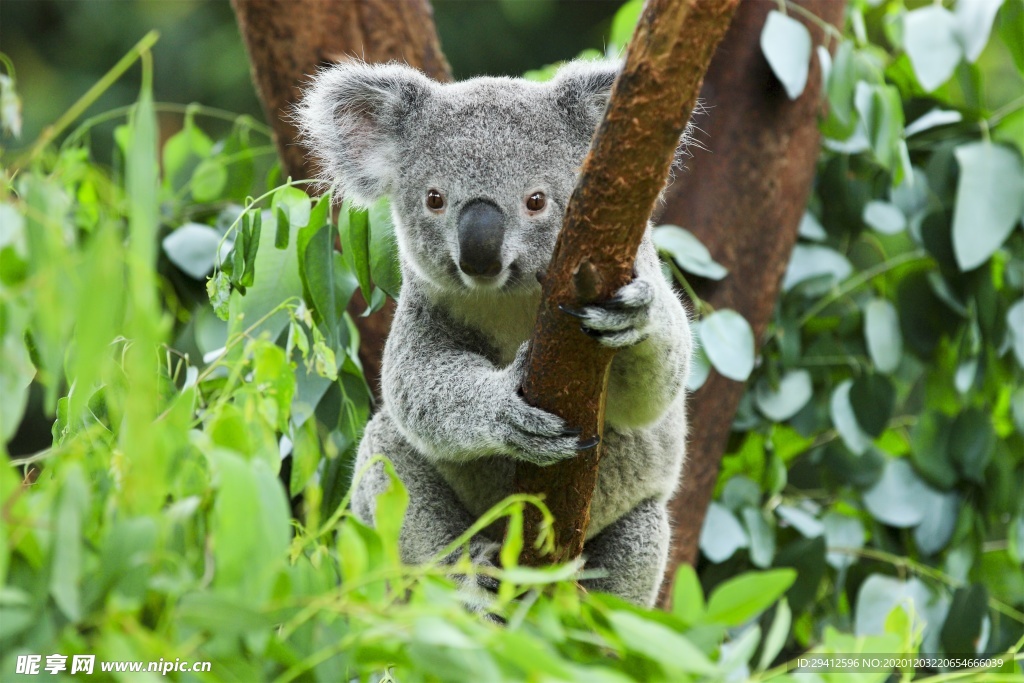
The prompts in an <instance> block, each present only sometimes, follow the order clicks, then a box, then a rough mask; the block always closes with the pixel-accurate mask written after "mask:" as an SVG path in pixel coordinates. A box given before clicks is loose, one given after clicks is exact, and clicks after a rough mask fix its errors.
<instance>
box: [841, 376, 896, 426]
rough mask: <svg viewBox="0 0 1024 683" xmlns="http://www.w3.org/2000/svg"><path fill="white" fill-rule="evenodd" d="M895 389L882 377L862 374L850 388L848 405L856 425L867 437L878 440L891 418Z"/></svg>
mask: <svg viewBox="0 0 1024 683" xmlns="http://www.w3.org/2000/svg"><path fill="white" fill-rule="evenodd" d="M895 401H896V389H895V388H894V387H893V385H892V382H891V381H889V379H888V378H886V377H885V376H884V375H879V374H877V373H873V372H872V373H864V374H863V375H861V376H860V377H858V378H857V379H855V380H854V381H853V384H852V385H851V386H850V405H851V406H852V407H853V414H854V415H855V416H856V418H857V424H858V425H860V427H861V429H863V430H864V432H865V433H867V434H868V435H869V436H871V437H873V438H878V437H879V436H881V434H882V432H883V431H885V428H886V426H888V424H889V418H891V417H892V410H893V406H894V404H895Z"/></svg>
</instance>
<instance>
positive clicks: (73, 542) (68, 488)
mask: <svg viewBox="0 0 1024 683" xmlns="http://www.w3.org/2000/svg"><path fill="white" fill-rule="evenodd" d="M55 506H56V507H55V509H54V511H53V523H52V524H53V528H52V529H51V533H52V534H53V536H52V538H53V541H52V542H53V546H52V548H53V550H52V554H51V555H50V562H51V564H50V595H52V596H53V600H54V602H55V603H57V607H59V608H60V611H61V612H62V613H63V614H64V616H66V617H67V618H68V619H70V620H71V621H72V622H77V621H78V620H79V619H81V618H82V617H83V616H84V615H83V613H82V596H81V588H82V587H81V582H82V573H83V570H84V569H85V559H86V558H85V537H84V535H83V528H84V525H85V523H86V519H87V515H88V514H89V485H88V483H87V481H86V479H85V474H84V473H83V472H82V469H81V467H79V466H78V465H76V464H72V465H69V466H67V468H66V470H65V472H64V477H63V482H62V484H61V487H60V491H59V493H58V494H57V497H56V500H55Z"/></svg>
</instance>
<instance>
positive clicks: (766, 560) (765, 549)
mask: <svg viewBox="0 0 1024 683" xmlns="http://www.w3.org/2000/svg"><path fill="white" fill-rule="evenodd" d="M740 515H741V516H742V517H743V524H744V525H745V526H746V528H747V533H748V534H749V535H750V562H751V564H753V565H754V566H755V567H759V568H761V569H765V568H767V567H770V566H771V564H772V561H773V560H774V559H775V526H774V524H772V523H771V522H770V521H769V520H768V518H767V517H766V515H765V513H764V512H762V511H761V510H760V508H755V507H746V508H743V510H742V511H741V513H740Z"/></svg>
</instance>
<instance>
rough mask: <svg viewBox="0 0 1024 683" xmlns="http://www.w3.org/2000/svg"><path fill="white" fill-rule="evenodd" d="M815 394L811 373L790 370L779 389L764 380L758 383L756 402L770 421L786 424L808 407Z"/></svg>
mask: <svg viewBox="0 0 1024 683" xmlns="http://www.w3.org/2000/svg"><path fill="white" fill-rule="evenodd" d="M813 394H814V387H813V386H812V385H811V373H809V372H808V371H807V370H790V371H789V372H787V373H786V374H785V375H783V376H782V378H781V379H780V380H779V386H778V387H777V388H772V387H771V386H770V385H769V384H768V383H767V381H766V380H765V379H764V378H762V379H761V381H759V382H758V383H757V387H756V389H755V393H754V400H755V402H756V403H757V408H758V410H760V411H761V412H762V413H763V414H764V416H765V417H767V418H768V419H769V420H773V421H775V422H784V421H785V420H788V419H789V418H791V417H793V416H794V415H796V414H797V413H798V412H799V411H800V409H801V408H803V407H804V406H805V405H807V402H808V401H810V400H811V396H812V395H813Z"/></svg>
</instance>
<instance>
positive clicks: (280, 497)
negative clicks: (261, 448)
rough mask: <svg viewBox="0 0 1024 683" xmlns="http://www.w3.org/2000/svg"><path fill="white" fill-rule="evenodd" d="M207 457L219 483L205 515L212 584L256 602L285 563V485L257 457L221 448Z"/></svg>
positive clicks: (268, 590) (287, 529)
mask: <svg viewBox="0 0 1024 683" xmlns="http://www.w3.org/2000/svg"><path fill="white" fill-rule="evenodd" d="M208 457H209V459H210V464H211V466H212V467H213V468H214V470H215V473H216V480H217V482H218V487H217V497H216V500H215V501H214V505H213V512H212V515H211V518H210V523H211V527H212V529H211V535H212V540H213V544H212V545H213V556H214V560H215V562H216V564H215V565H214V567H215V573H214V577H213V585H214V587H215V588H216V589H217V591H218V592H220V593H222V594H225V595H229V596H235V597H238V598H245V599H246V602H247V603H248V604H249V605H251V606H259V605H261V604H262V603H263V602H264V601H266V600H267V599H269V598H270V595H271V590H272V588H273V586H274V583H275V582H276V580H277V576H278V574H279V573H280V572H281V571H283V570H284V568H285V566H286V557H287V554H286V553H287V550H288V542H289V538H290V537H291V531H290V527H291V524H290V515H289V511H288V502H287V500H286V498H285V495H284V490H283V489H282V488H281V483H280V482H279V481H278V479H277V477H276V475H275V474H274V473H273V472H271V471H270V469H269V468H268V467H266V465H265V464H264V462H263V461H262V460H258V459H254V460H249V461H245V460H242V459H241V458H239V457H238V456H236V455H234V454H232V453H230V452H228V451H224V450H220V449H215V450H213V451H212V452H211V453H209V454H208Z"/></svg>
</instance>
